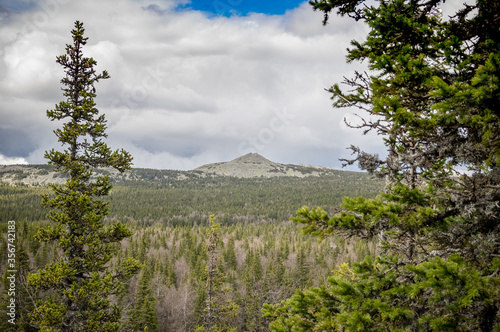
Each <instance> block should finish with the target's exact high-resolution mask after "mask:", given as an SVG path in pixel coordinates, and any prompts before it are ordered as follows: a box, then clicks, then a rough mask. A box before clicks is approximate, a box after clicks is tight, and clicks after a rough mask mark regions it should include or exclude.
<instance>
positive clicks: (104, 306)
mask: <svg viewBox="0 0 500 332" xmlns="http://www.w3.org/2000/svg"><path fill="white" fill-rule="evenodd" d="M84 31H85V30H84V28H83V24H82V23H81V22H78V21H76V22H75V28H74V29H73V30H72V31H71V34H72V39H73V44H72V45H66V54H64V55H61V56H58V57H57V61H56V62H57V63H58V64H60V65H61V66H62V67H63V68H64V71H65V73H66V76H65V77H64V78H63V79H62V80H61V83H62V85H63V88H62V90H63V92H64V93H63V94H64V96H65V97H66V100H65V101H62V102H60V103H59V104H57V105H56V106H55V109H53V110H48V111H47V116H48V117H49V119H50V120H52V121H53V120H66V122H65V123H64V124H63V125H62V128H59V129H56V130H55V131H54V132H55V134H56V136H57V138H58V140H59V142H61V143H62V145H63V146H67V149H66V150H64V151H62V152H60V151H55V150H51V151H48V152H46V154H45V157H46V158H47V159H48V160H49V164H52V165H53V166H54V169H55V170H56V171H58V172H60V173H63V174H68V175H69V178H68V179H67V181H66V183H65V184H64V185H55V184H54V185H51V187H52V190H53V192H54V194H55V197H49V196H48V195H45V196H43V198H42V205H44V206H46V207H49V208H52V210H51V211H50V212H49V214H48V218H49V219H50V220H51V221H53V222H54V223H55V225H54V226H49V227H47V228H41V229H39V230H38V232H37V234H36V237H37V238H38V239H39V240H40V241H55V242H56V243H57V245H58V246H59V248H60V249H61V250H62V252H63V257H62V258H61V259H60V260H59V261H56V262H52V263H50V264H48V265H46V266H45V269H41V270H39V271H38V272H37V273H34V274H31V275H29V282H30V284H31V285H33V286H35V287H37V288H38V289H41V290H53V292H52V293H50V294H51V295H50V296H48V297H47V298H46V299H45V300H44V301H39V302H37V304H36V308H35V309H34V311H33V312H32V315H31V317H32V323H33V324H34V325H36V326H37V327H39V328H40V329H41V330H44V331H86V332H87V331H118V330H120V317H121V310H120V308H119V307H118V306H117V305H115V304H112V299H111V296H112V295H114V294H117V293H119V292H120V290H121V288H122V281H123V280H124V279H127V278H128V277H130V276H131V275H132V274H135V273H137V271H138V270H139V263H138V262H137V261H134V260H127V261H126V262H124V264H123V266H122V267H121V268H120V269H119V270H116V271H110V269H109V268H108V266H107V263H108V262H109V260H110V259H111V258H112V256H113V245H114V244H115V243H118V242H120V241H121V240H122V239H124V238H126V237H129V236H131V234H132V233H131V232H130V230H128V229H127V228H126V227H125V226H124V225H123V224H121V223H114V224H112V225H110V226H108V227H105V226H104V223H103V218H104V216H106V215H107V213H108V203H107V202H104V201H103V200H102V199H100V198H101V197H103V196H106V195H108V194H109V192H110V190H111V185H110V183H109V179H108V176H107V175H106V176H97V178H96V179H95V180H94V179H93V170H94V169H95V168H98V167H113V168H115V169H117V170H118V171H120V172H124V171H125V170H127V169H129V168H130V164H131V160H132V158H131V156H130V154H128V153H127V152H125V151H123V150H121V151H114V152H113V151H111V149H110V148H109V147H108V146H107V145H106V143H105V142H104V141H103V138H105V137H106V136H107V135H106V133H105V131H106V120H105V118H104V115H99V111H98V109H97V108H96V104H95V101H94V98H95V97H96V90H95V87H94V85H95V83H97V82H99V81H100V80H102V79H107V78H109V75H108V73H107V72H106V71H104V72H102V73H100V74H97V73H96V70H95V69H94V67H95V65H96V61H95V60H94V59H92V58H87V57H84V56H83V53H82V48H83V46H85V44H86V43H87V39H88V38H84Z"/></svg>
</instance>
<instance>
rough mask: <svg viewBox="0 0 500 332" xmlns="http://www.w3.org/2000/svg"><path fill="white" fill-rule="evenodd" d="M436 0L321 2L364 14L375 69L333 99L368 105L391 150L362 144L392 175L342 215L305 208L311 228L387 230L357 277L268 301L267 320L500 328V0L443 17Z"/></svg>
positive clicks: (322, 6)
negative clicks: (374, 150) (377, 151)
mask: <svg viewBox="0 0 500 332" xmlns="http://www.w3.org/2000/svg"><path fill="white" fill-rule="evenodd" d="M441 2H442V1H440V0H408V1H407V0H386V1H380V2H379V3H378V4H377V5H374V4H370V3H368V2H365V1H364V0H354V1H352V0H340V1H337V0H321V1H318V0H317V1H311V4H312V5H313V6H314V9H319V10H321V11H323V12H324V13H325V23H326V22H327V20H328V19H329V14H330V12H331V11H332V10H337V12H338V13H339V14H340V15H348V16H350V17H352V18H354V19H356V20H363V21H365V22H366V23H367V24H368V25H369V27H370V29H371V30H370V33H369V34H368V35H367V38H366V40H365V41H364V42H357V41H354V42H353V43H352V45H353V48H352V49H350V50H348V56H347V59H348V61H356V60H359V61H361V60H365V59H366V60H368V62H369V67H370V69H371V70H372V73H371V75H369V74H366V73H364V74H361V73H356V74H355V76H354V78H352V79H346V81H345V82H344V83H346V84H347V85H348V86H349V87H350V88H351V89H352V90H351V91H349V92H344V91H343V90H342V89H341V88H340V86H339V85H334V86H333V87H332V88H331V89H330V92H331V93H332V95H333V97H332V98H333V99H334V101H335V103H334V106H336V107H358V108H359V109H361V110H364V111H366V112H367V113H368V116H367V117H365V118H364V119H363V122H362V123H361V125H359V126H356V127H359V128H363V129H365V130H366V131H370V130H375V131H376V132H377V133H378V134H380V135H383V137H384V140H385V144H386V146H387V148H388V157H387V158H386V159H385V160H380V159H379V158H378V157H377V156H376V155H372V154H368V153H365V152H363V151H361V150H360V149H359V148H357V147H354V146H353V147H352V149H353V152H354V154H355V155H356V157H355V159H354V160H346V162H347V163H350V164H352V163H354V162H358V163H359V165H360V166H361V167H362V168H363V169H365V170H368V171H370V172H372V173H374V174H377V175H379V176H381V177H385V178H386V183H387V186H386V189H385V192H384V193H382V194H380V195H379V196H378V197H377V198H376V199H373V200H366V199H363V198H350V199H349V198H346V199H344V203H343V205H342V210H341V212H340V213H338V214H336V215H333V216H329V215H328V214H327V213H326V212H325V211H324V210H322V209H321V208H318V209H312V210H311V209H309V208H306V207H304V208H302V209H300V210H299V211H298V216H297V217H296V218H294V220H295V221H297V222H299V223H304V224H306V227H305V229H306V231H308V232H310V233H313V234H316V235H319V236H328V235H331V234H339V235H343V236H348V237H349V236H359V237H365V238H378V239H379V248H378V255H377V257H376V258H375V259H373V258H371V257H368V258H366V259H365V260H364V261H363V262H361V263H358V264H354V267H353V268H352V271H353V272H354V277H353V278H350V279H349V278H348V279H346V278H340V277H332V278H331V279H330V280H329V286H328V287H320V288H313V289H310V290H308V291H305V292H298V293H297V294H296V295H294V296H293V297H292V298H291V299H290V300H288V301H287V302H286V303H284V304H283V305H277V306H268V307H267V309H266V315H267V316H268V317H272V319H273V322H272V323H271V327H272V328H273V329H274V330H283V329H285V327H290V326H294V328H295V330H297V331H306V330H318V331H325V330H339V331H361V330H362V331H380V330H391V331H396V330H397V331H402V330H405V331H494V330H499V329H500V312H499V309H500V276H499V271H500V258H499V257H500V255H499V254H500V240H499V239H500V217H499V216H500V204H499V202H500V158H499V156H500V130H499V129H500V128H499V126H500V121H499V115H500V114H499V113H500V112H499V109H500V108H499V97H500V94H499V91H500V90H499V85H498V82H499V79H500V37H499V36H500V33H499V32H500V31H499V26H500V25H499V24H498V22H499V20H500V16H499V15H500V10H499V9H500V4H499V2H498V1H494V0H478V1H477V2H476V3H475V4H472V5H464V7H463V8H462V9H461V10H460V11H458V12H457V13H456V15H455V16H453V17H451V18H450V19H449V20H443V19H442V17H441V13H440V10H439V7H438V6H439V4H440V3H441Z"/></svg>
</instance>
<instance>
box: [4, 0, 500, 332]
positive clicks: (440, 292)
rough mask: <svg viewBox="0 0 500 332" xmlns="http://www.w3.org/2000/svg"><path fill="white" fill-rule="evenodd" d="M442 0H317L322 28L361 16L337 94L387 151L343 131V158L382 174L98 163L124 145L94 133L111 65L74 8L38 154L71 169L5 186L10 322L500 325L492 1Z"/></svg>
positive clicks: (221, 327)
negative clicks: (174, 171)
mask: <svg viewBox="0 0 500 332" xmlns="http://www.w3.org/2000/svg"><path fill="white" fill-rule="evenodd" d="M441 2H442V1H440V0H412V1H405V0H387V1H376V2H371V1H364V0H340V1H337V0H321V1H319V0H314V1H311V2H310V3H311V5H312V9H314V10H319V11H321V12H323V13H324V22H323V23H324V24H328V22H329V21H330V20H333V19H335V15H342V16H347V17H350V18H352V19H353V20H356V21H359V20H361V21H363V22H365V23H367V24H368V26H369V28H370V32H369V33H368V34H367V36H366V37H365V38H364V39H363V40H357V41H353V42H352V47H351V49H349V50H347V52H346V59H347V61H348V62H355V61H365V62H366V63H368V66H369V71H368V72H363V73H360V72H354V73H353V74H352V76H351V77H346V78H345V81H344V82H337V84H334V85H333V86H332V87H331V88H330V89H329V92H330V93H331V95H332V100H333V102H334V107H335V108H344V107H350V108H357V109H358V110H359V111H360V113H359V114H360V115H361V116H362V118H363V119H364V121H362V122H361V124H360V125H356V126H353V127H355V128H358V129H363V130H365V131H375V132H377V133H378V134H379V135H381V136H382V137H383V138H384V142H385V145H386V147H387V151H388V155H387V157H386V158H385V159H380V158H379V157H378V156H377V155H375V154H371V153H370V151H366V152H365V151H362V150H360V149H359V148H358V147H356V146H352V147H351V149H352V150H353V156H354V157H353V158H354V159H353V160H346V161H345V162H346V163H347V164H353V163H357V164H359V166H360V167H361V168H362V169H364V170H366V171H368V173H370V174H371V175H372V176H374V177H377V178H378V180H373V179H372V180H370V178H369V177H368V175H367V174H366V173H354V172H340V171H339V172H338V174H330V175H325V176H321V177H312V176H311V177H305V178H293V177H281V178H270V179H267V178H251V179H240V178H231V177H219V176H213V177H212V176H208V177H198V176H192V177H190V178H188V179H183V180H179V179H174V178H170V177H169V176H163V175H165V174H163V175H161V174H160V173H161V172H164V173H168V172H170V171H154V170H142V171H141V172H142V174H143V175H142V176H141V179H140V180H126V179H125V178H122V179H113V178H111V177H109V176H108V175H107V174H106V172H102V171H99V170H98V169H97V168H99V169H101V168H103V167H104V168H106V167H108V168H114V169H116V170H118V171H119V172H127V171H130V170H129V168H130V162H131V156H130V155H129V154H128V153H127V152H126V151H123V150H121V151H111V150H110V149H109V148H108V147H107V146H106V144H105V143H104V138H105V137H106V133H105V131H106V125H105V119H104V117H103V116H101V115H100V114H99V112H98V110H97V108H96V105H95V103H94V97H95V95H96V89H95V88H94V84H95V83H97V82H98V81H99V80H102V79H107V78H109V75H108V74H107V72H103V73H100V74H99V73H96V72H95V70H94V69H93V68H94V65H95V60H93V59H92V58H85V57H84V56H83V53H82V47H83V46H84V45H85V43H86V38H85V37H84V29H83V24H82V23H80V22H76V23H75V28H74V30H73V31H72V36H73V42H74V44H73V45H67V55H63V56H60V57H58V58H57V62H58V63H59V64H61V65H62V66H63V68H65V72H66V75H67V76H66V77H65V78H63V80H62V81H61V83H62V84H63V86H64V88H63V91H64V96H65V97H66V101H64V102H61V103H60V104H58V105H56V108H55V109H54V110H49V111H47V115H48V117H49V118H50V119H52V120H60V119H66V120H65V121H69V122H68V123H69V124H67V125H64V126H63V127H62V128H61V129H59V130H57V131H56V132H55V133H56V135H57V136H58V138H59V140H60V141H61V142H62V143H64V144H65V148H66V150H64V151H62V152H58V151H54V150H52V151H48V152H47V154H46V157H47V159H48V160H49V161H50V163H51V166H52V167H54V168H55V170H56V171H58V172H60V174H61V176H64V177H66V178H67V181H66V182H65V184H62V185H53V186H50V187H44V186H34V187H28V186H23V185H16V186H11V185H7V184H2V185H1V186H0V192H1V195H0V200H1V201H0V209H1V211H2V216H3V215H5V216H7V218H8V219H12V220H17V226H16V227H17V234H18V242H16V243H17V249H16V270H17V271H18V272H17V276H18V278H17V280H16V281H17V288H16V289H17V292H16V298H15V299H16V304H17V306H18V307H17V308H18V311H17V319H16V324H15V325H13V324H10V323H8V322H7V321H6V320H2V321H1V324H2V325H1V328H2V330H6V331H37V330H42V331H386V330H389V331H500V310H499V309H500V222H499V221H500V211H499V210H500V204H499V203H500V171H499V170H500V128H499V127H500V122H499V116H500V103H499V97H500V93H499V91H500V89H499V78H500V73H499V70H500V69H499V68H500V31H499V30H500V24H499V22H500V19H499V13H500V8H499V7H500V3H499V2H498V1H493V0H484V1H483V0H482V1H477V2H475V3H473V4H464V5H463V6H462V8H461V9H460V10H459V11H458V12H457V13H456V14H455V15H454V16H451V17H443V15H442V14H441V12H440V10H439V7H438V6H439V5H440V3H441ZM332 47H334V46H333V45H332ZM83 50H84V49H83ZM72 77H73V78H74V77H78V79H75V80H72V79H71V78H72ZM77 82H78V83H77ZM332 83H335V82H332ZM82 137H86V138H87V139H88V141H87V139H86V140H82ZM160 175H161V176H160ZM22 176H23V174H21V173H20V174H19V177H20V178H21V177H22ZM111 184H113V186H111ZM40 195H42V197H43V199H42V201H43V207H41V206H40V205H39V204H40V201H41V199H40ZM342 197H345V198H343V199H342ZM290 217H291V221H290V220H289V219H290ZM219 223H220V224H219ZM0 227H2V233H1V234H2V235H3V236H2V238H1V246H0V250H1V251H0V257H1V259H2V271H1V272H2V273H3V280H2V294H3V296H2V301H3V303H2V310H7V304H8V296H7V292H6V290H7V289H8V287H9V286H8V285H9V282H10V281H9V279H8V278H7V277H8V275H7V272H6V271H7V269H6V265H7V259H8V253H9V246H8V242H9V241H8V237H7V232H8V224H7V223H2V224H1V225H0ZM320 240H321V241H320Z"/></svg>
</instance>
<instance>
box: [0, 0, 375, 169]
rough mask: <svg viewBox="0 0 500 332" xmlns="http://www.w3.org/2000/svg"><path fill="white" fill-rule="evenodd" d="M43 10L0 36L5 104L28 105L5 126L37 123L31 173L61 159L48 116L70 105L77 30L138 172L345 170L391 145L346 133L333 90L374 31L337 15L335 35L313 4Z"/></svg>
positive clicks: (53, 0)
mask: <svg viewBox="0 0 500 332" xmlns="http://www.w3.org/2000/svg"><path fill="white" fill-rule="evenodd" d="M43 3H45V4H46V6H45V8H49V7H50V6H49V7H47V6H48V5H47V4H52V7H50V8H52V9H51V10H50V11H47V10H46V9H44V7H43V6H35V7H33V8H32V9H31V10H29V11H26V12H23V13H21V14H17V15H13V16H11V17H10V18H9V20H8V24H6V25H5V26H3V27H1V28H0V30H1V31H0V32H2V33H0V35H3V37H0V49H1V53H0V55H1V59H2V60H1V62H0V68H2V69H5V70H4V71H2V72H4V74H0V97H1V98H2V100H3V98H6V97H9V98H11V97H12V96H16V98H14V99H12V100H11V102H10V104H9V107H8V108H7V107H5V106H4V105H2V106H0V116H2V118H3V119H6V122H5V123H8V124H9V128H10V130H13V129H12V128H16V126H17V127H18V128H22V127H23V125H25V124H26V123H29V124H30V128H32V129H33V132H30V133H29V138H30V142H32V145H35V146H34V147H31V150H30V151H28V152H26V150H28V148H26V149H22V151H25V152H23V154H20V155H19V157H24V158H26V159H27V160H28V161H29V162H32V163H45V162H46V161H45V160H44V159H43V158H42V156H43V153H42V151H44V150H47V149H50V148H52V147H55V148H59V146H58V145H57V144H55V143H54V142H55V140H54V139H53V138H50V137H52V136H54V135H53V133H52V131H51V130H50V129H49V128H50V127H51V126H56V125H57V124H56V123H53V124H50V125H49V124H48V122H49V120H48V119H46V118H45V113H44V111H45V109H47V107H52V106H53V105H54V104H56V103H57V102H59V101H61V100H62V94H61V91H60V83H59V80H60V79H61V77H62V75H63V72H62V68H61V67H60V66H58V65H57V64H56V63H55V57H56V55H59V54H62V53H63V52H64V45H65V44H66V43H70V42H71V39H70V30H71V29H72V27H73V23H74V21H75V20H76V19H79V20H82V21H83V22H84V24H85V28H86V35H87V36H88V37H89V43H88V45H87V46H86V47H85V48H84V54H85V55H86V56H92V57H94V58H95V60H96V61H97V62H98V70H104V69H106V70H107V71H108V72H109V73H110V75H111V79H109V80H105V81H102V82H99V83H98V84H97V85H96V88H97V94H98V98H97V104H98V108H99V109H100V110H101V111H102V112H104V113H106V116H107V119H108V132H109V142H110V145H111V146H112V147H114V148H122V147H123V148H125V149H126V150H129V151H130V152H131V153H132V154H133V155H134V156H135V166H137V167H158V168H173V169H189V168H194V167H196V166H199V165H201V164H204V163H208V162H215V161H221V160H229V159H232V158H235V157H238V156H239V155H240V154H241V153H242V151H243V150H245V149H242V146H245V148H246V150H248V149H249V148H253V149H254V150H257V152H259V153H262V154H263V155H264V156H266V157H267V158H269V159H274V160H276V161H279V162H289V163H305V164H321V165H325V166H338V165H340V163H339V162H338V161H337V159H338V158H339V157H344V156H345V154H346V152H345V147H347V146H349V145H350V144H351V143H354V144H356V142H358V143H360V144H361V145H363V144H365V143H369V146H370V147H371V148H372V147H375V148H380V147H381V146H382V144H381V143H379V144H378V145H377V144H374V143H373V139H370V140H367V139H364V138H360V135H361V133H360V132H356V131H354V130H352V131H350V132H347V131H345V130H344V129H345V128H343V127H342V125H341V122H342V121H341V120H342V118H343V117H344V113H345V110H342V111H339V110H334V109H332V107H331V101H330V99H329V97H330V95H329V94H328V93H327V92H325V91H324V88H327V87H329V86H330V85H332V84H333V83H336V82H340V81H341V80H342V77H343V76H344V75H347V76H349V75H350V73H352V72H353V71H354V69H356V68H359V67H356V66H353V65H346V64H345V53H346V51H345V49H346V48H347V47H348V46H349V42H350V40H351V39H353V38H358V39H359V38H362V36H363V33H365V32H366V28H365V27H364V26H363V25H362V24H360V23H356V22H354V21H352V20H350V19H347V18H336V17H333V16H332V18H331V19H330V24H328V25H327V26H326V27H323V26H322V24H321V21H322V15H321V13H319V12H313V10H312V9H311V7H310V6H309V5H308V4H307V3H304V4H302V5H301V6H300V7H299V8H296V9H294V10H290V11H288V12H287V13H286V14H285V15H282V16H266V15H262V14H251V15H249V16H245V17H237V16H235V17H231V18H227V17H207V16H206V15H204V14H203V13H200V12H196V11H180V12H179V11H175V10H173V8H174V7H175V4H176V3H178V2H175V1H161V2H159V1H149V0H140V1H138V0H119V1H113V2H111V1H109V2H107V1H104V2H103V1H97V0H90V1H69V0H45V2H43ZM54 4H57V6H56V5H54ZM96 8H98V10H96ZM44 18H46V19H45V20H44ZM16 30H17V32H16ZM3 32H5V34H3ZM47 105H48V106H47ZM284 109H286V110H287V112H288V113H289V114H293V116H294V118H293V119H292V120H290V119H289V120H290V121H285V122H286V123H285V122H279V121H278V120H279V119H278V120H276V116H277V115H276V114H277V113H276V112H277V110H281V111H282V110H284ZM18 110H21V111H18ZM27 115H32V119H31V120H27V119H26V116H27ZM273 121H274V122H273ZM36 123H38V124H39V127H38V128H39V129H37V128H36V126H35V124H36ZM0 130H2V128H1V127H0ZM25 132H26V131H25ZM26 135H28V134H27V133H26ZM380 142H381V140H380ZM0 153H2V150H0Z"/></svg>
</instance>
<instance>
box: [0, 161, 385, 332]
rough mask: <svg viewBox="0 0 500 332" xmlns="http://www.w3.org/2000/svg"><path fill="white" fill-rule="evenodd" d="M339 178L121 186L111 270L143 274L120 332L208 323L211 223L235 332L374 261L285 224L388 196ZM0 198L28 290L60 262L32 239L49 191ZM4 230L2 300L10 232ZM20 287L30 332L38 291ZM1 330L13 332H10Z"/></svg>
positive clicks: (146, 180) (134, 283)
mask: <svg viewBox="0 0 500 332" xmlns="http://www.w3.org/2000/svg"><path fill="white" fill-rule="evenodd" d="M142 172H144V173H145V174H154V173H155V172H156V171H155V170H144V171H142ZM158 172H160V173H161V172H163V171H158ZM336 173H337V174H335V175H332V176H324V177H308V178H294V177H280V178H255V179H239V178H232V177H220V176H214V177H204V178H193V179H185V180H169V181H163V182H162V181H158V180H155V179H154V177H153V176H151V177H149V176H147V175H146V176H144V177H142V179H141V180H138V181H130V180H127V181H117V182H115V183H114V187H113V190H112V192H111V194H110V195H109V200H110V202H111V205H110V214H109V216H108V217H107V221H106V222H107V223H110V222H113V221H116V220H121V221H124V223H125V224H126V226H127V227H129V228H130V229H131V230H132V232H133V236H132V237H131V238H129V239H126V240H124V241H123V242H122V243H121V244H120V245H119V246H117V247H116V248H115V249H116V257H115V258H114V259H113V260H112V261H111V262H110V264H111V266H112V267H114V266H115V265H119V264H121V262H122V261H123V260H124V259H126V258H127V257H133V258H136V259H138V260H139V261H140V262H142V264H143V267H144V268H143V270H142V272H141V274H139V275H136V276H135V277H134V278H132V279H131V280H130V281H129V282H128V283H127V284H126V285H125V288H126V290H125V292H124V293H123V294H122V295H121V297H116V298H115V299H114V300H115V301H117V302H119V303H120V304H122V305H123V306H124V307H126V308H128V309H127V310H126V311H125V312H124V319H125V317H126V320H127V324H126V326H125V327H123V328H124V330H127V331H139V330H143V329H144V327H145V326H146V325H147V326H148V327H149V331H155V330H157V331H192V330H194V329H195V328H196V327H197V326H198V325H200V324H201V323H202V321H203V313H204V301H205V300H204V299H205V296H206V289H205V279H206V277H205V276H204V271H205V267H206V266H207V259H208V253H207V251H206V250H205V249H204V246H203V243H204V242H206V241H207V231H208V229H209V224H208V222H209V216H210V214H214V215H215V218H216V222H219V223H221V224H222V225H221V227H220V230H219V233H220V234H219V237H220V239H221V243H220V246H219V249H218V251H217V254H218V255H219V256H220V269H221V271H223V273H224V275H225V281H224V284H225V285H226V286H227V287H228V288H229V289H230V291H228V292H226V293H225V295H224V296H225V297H226V298H227V299H230V300H232V301H233V302H234V303H235V305H237V310H236V312H235V317H234V319H232V320H231V323H230V325H231V326H233V327H235V328H237V330H238V331H267V330H268V324H269V322H268V321H266V319H265V318H263V317H262V314H261V309H262V306H263V304H264V303H278V302H280V301H282V300H284V299H286V298H288V297H290V296H291V295H292V294H293V293H294V292H295V290H296V289H303V288H305V287H308V286H319V285H322V284H325V283H326V280H327V278H328V277H329V276H330V275H332V273H333V272H332V271H334V270H336V269H337V266H340V265H341V264H342V263H347V264H352V262H354V261H356V260H359V259H362V258H364V257H365V256H366V255H369V254H374V250H375V244H374V243H372V242H367V241H363V240H360V239H351V240H347V239H345V238H343V237H334V238H329V239H327V240H324V241H318V239H317V238H314V237H312V236H306V235H303V234H302V232H301V230H300V227H299V226H297V225H295V224H294V223H293V222H290V221H289V218H290V216H291V215H292V213H291V212H293V211H295V210H297V209H298V208H300V207H301V206H302V205H303V204H311V205H312V206H324V207H325V208H329V209H331V210H332V211H334V210H335V207H338V205H339V204H340V202H341V200H342V197H343V196H352V197H354V196H358V195H363V196H365V197H367V198H368V197H373V196H374V195H375V194H376V193H377V192H378V191H380V190H381V188H382V187H383V183H382V181H380V180H377V179H373V178H370V177H369V176H368V175H367V174H366V173H357V172H343V171H337V172H336ZM162 178H163V177H162ZM0 191H1V192H0V202H1V203H0V211H1V215H2V216H7V218H5V219H3V220H4V221H6V220H16V223H17V235H18V242H17V245H18V248H17V252H18V257H19V262H18V264H20V265H23V268H20V269H19V270H20V271H23V272H22V273H21V274H22V278H21V281H24V282H25V281H26V275H27V273H29V272H34V271H36V270H38V269H40V268H43V267H44V266H45V265H46V264H48V263H49V262H51V261H53V260H54V259H56V260H57V259H58V257H61V256H60V255H61V253H60V250H58V249H57V247H56V246H54V245H51V244H49V243H41V242H39V241H37V240H35V239H34V235H35V233H36V231H37V228H38V227H46V226H47V225H49V224H50V223H49V222H48V221H47V219H46V214H47V209H44V208H42V207H41V206H40V201H41V198H40V195H41V194H44V193H48V192H49V188H48V187H46V186H26V185H10V184H5V183H4V184H1V185H0ZM0 227H1V234H2V235H3V236H2V238H1V245H0V257H1V259H2V261H1V266H2V270H1V273H2V276H3V283H2V294H4V298H5V285H7V282H8V280H7V279H5V278H6V277H7V274H6V266H7V255H8V250H7V223H6V222H2V223H1V224H0ZM21 253H22V254H21ZM146 279H147V280H146ZM24 287H26V285H24V286H21V285H20V286H19V289H23V291H22V292H20V294H19V302H18V303H21V304H22V313H21V315H22V316H21V319H20V320H19V327H18V330H19V331H24V330H29V328H28V319H27V316H26V315H27V312H28V310H31V309H32V307H33V301H34V299H35V298H36V296H37V294H36V292H35V291H34V289H32V288H29V287H27V288H24ZM141 287H142V288H141ZM144 287H145V289H143V288H144ZM146 298H147V299H148V301H152V303H154V304H153V307H152V308H153V309H151V311H150V312H149V313H146V312H144V313H141V312H139V311H140V310H141V309H140V307H144V305H143V304H141V303H143V302H141V301H146V300H145V299H146ZM4 305H5V303H4ZM152 326H153V327H154V326H156V328H152ZM3 328H5V330H6V331H9V330H16V329H15V328H14V329H13V328H12V326H9V325H4V326H3ZM23 329H24V330H23ZM2 330H3V329H2Z"/></svg>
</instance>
